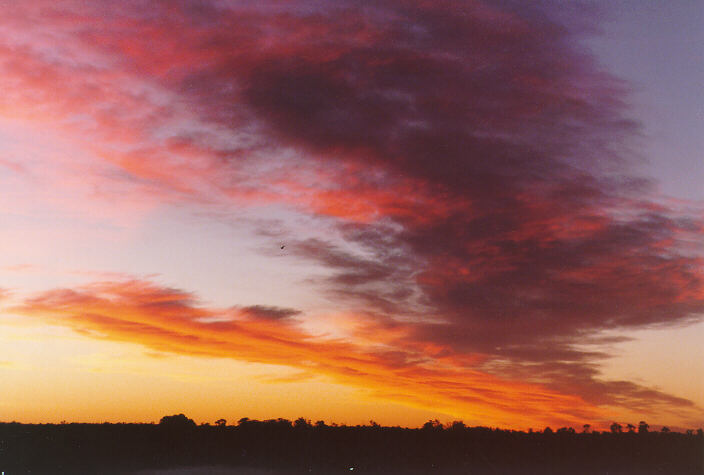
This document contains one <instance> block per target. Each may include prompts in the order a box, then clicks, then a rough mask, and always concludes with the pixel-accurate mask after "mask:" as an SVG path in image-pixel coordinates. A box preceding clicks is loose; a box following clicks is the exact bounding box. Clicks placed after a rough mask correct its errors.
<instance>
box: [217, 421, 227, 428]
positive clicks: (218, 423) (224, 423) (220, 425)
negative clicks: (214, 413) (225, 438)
mask: <svg viewBox="0 0 704 475" xmlns="http://www.w3.org/2000/svg"><path fill="white" fill-rule="evenodd" d="M215 425H216V426H218V427H225V426H226V425H227V420H225V419H218V420H217V421H215Z"/></svg>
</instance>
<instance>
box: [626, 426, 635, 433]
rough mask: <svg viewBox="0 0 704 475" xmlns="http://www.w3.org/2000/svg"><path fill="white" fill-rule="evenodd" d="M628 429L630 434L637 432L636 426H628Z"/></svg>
mask: <svg viewBox="0 0 704 475" xmlns="http://www.w3.org/2000/svg"><path fill="white" fill-rule="evenodd" d="M626 428H627V429H628V432H631V433H633V432H634V431H635V430H636V426H634V425H633V424H627V425H626Z"/></svg>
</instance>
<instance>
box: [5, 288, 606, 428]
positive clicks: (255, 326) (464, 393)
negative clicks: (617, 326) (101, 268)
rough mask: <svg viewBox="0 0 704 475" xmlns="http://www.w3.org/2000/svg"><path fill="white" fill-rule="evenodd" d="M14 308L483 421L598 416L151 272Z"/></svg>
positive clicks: (166, 348)
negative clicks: (201, 299) (305, 327)
mask: <svg viewBox="0 0 704 475" xmlns="http://www.w3.org/2000/svg"><path fill="white" fill-rule="evenodd" d="M11 311H12V312H13V313H17V314H20V315H26V316H31V317H34V318H36V319H39V320H40V321H41V322H43V323H44V324H49V325H58V326H62V327H68V328H71V329H72V330H74V331H75V332H78V333H79V334H81V335H86V336H90V337H91V338H97V339H104V340H109V341H116V342H129V343H137V344H139V345H142V346H144V347H146V348H149V349H151V350H155V351H158V352H164V353H169V354H178V355H189V356H202V357H218V358H230V359H235V360H240V361H247V362H255V363H263V364H270V365H282V366H286V367H292V368H297V369H298V370H299V371H303V373H301V375H300V376H301V377H304V376H305V375H308V374H310V375H311V376H313V377H319V376H323V377H325V380H327V381H330V382H332V383H338V384H343V385H346V386H350V387H353V388H361V389H364V390H365V391H367V392H368V393H369V394H372V395H373V397H374V399H378V400H380V401H383V400H388V401H395V402H400V403H403V404H405V405H410V406H413V407H418V408H420V409H424V410H431V411H440V412H442V413H445V414H452V415H454V416H456V417H461V418H465V419H466V420H474V421H482V423H485V424H496V425H501V426H506V425H509V424H514V425H515V424H516V423H518V421H520V423H522V424H526V425H531V426H536V427H538V426H542V425H546V424H563V425H564V424H572V425H575V424H578V423H579V422H580V421H583V420H594V419H596V418H601V417H602V416H603V414H602V412H601V411H600V410H599V409H598V408H596V407H594V406H591V405H589V404H587V403H585V402H584V401H583V400H582V399H581V398H579V397H578V396H574V395H567V394H559V393H557V392H555V391H551V390H547V389H545V388H541V387H540V386H538V385H532V384H524V383H519V382H510V381H506V380H501V379H499V378H497V377H494V376H491V375H489V374H486V373H483V372H480V371H476V370H473V369H471V367H470V366H467V358H461V357H460V358H458V359H457V361H454V360H453V359H452V358H450V357H444V358H442V359H435V358H434V357H433V355H432V354H430V353H429V354H425V353H423V352H422V351H418V350H411V349H410V348H403V347H396V348H394V347H393V346H390V345H393V340H391V341H385V340H384V338H385V336H388V335H385V334H384V333H377V335H378V338H377V339H373V338H371V334H370V333H369V332H365V331H364V328H363V326H364V323H363V320H361V321H362V323H361V325H362V329H361V331H360V334H364V337H363V338H356V337H355V335H354V333H355V332H352V333H351V334H350V335H349V337H348V338H344V339H342V338H336V339H332V338H326V337H325V336H322V335H312V334H309V333H306V332H304V331H302V330H301V329H300V328H299V326H298V325H297V324H296V322H295V321H293V320H290V319H288V318H286V319H283V320H273V319H271V320H268V319H265V318H261V319H257V318H251V317H249V316H248V315H247V314H246V312H243V311H242V310H241V309H237V308H232V309H210V308H205V307H202V306H199V305H197V304H196V301H195V299H194V297H193V296H192V295H190V294H188V293H185V292H183V291H179V290H175V289H171V288H165V287H160V286H158V285H156V284H154V283H151V282H148V281H137V280H131V281H122V282H101V283H95V284H91V285H88V286H85V287H82V288H79V289H75V290H69V289H59V290H53V291H49V292H46V293H43V294H41V295H37V296H35V297H32V298H30V299H27V300H25V301H24V303H23V304H22V305H19V306H16V307H13V308H12V309H11ZM348 318H350V317H348ZM351 318H354V317H351ZM470 360H471V357H470ZM282 378H283V379H284V380H285V379H286V378H287V376H284V375H282ZM321 397H326V396H325V395H321ZM356 416H357V418H364V417H366V416H365V415H363V414H359V415H356Z"/></svg>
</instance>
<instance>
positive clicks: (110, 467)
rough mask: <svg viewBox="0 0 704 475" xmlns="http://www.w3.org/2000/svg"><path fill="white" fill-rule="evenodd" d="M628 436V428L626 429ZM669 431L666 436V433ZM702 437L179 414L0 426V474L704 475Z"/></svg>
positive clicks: (616, 429)
mask: <svg viewBox="0 0 704 475" xmlns="http://www.w3.org/2000/svg"><path fill="white" fill-rule="evenodd" d="M624 429H625V430H624ZM664 429H667V428H664ZM703 454H704V436H703V435H702V430H701V429H699V430H696V431H694V430H692V431H688V432H686V433H680V432H674V431H669V430H661V431H650V430H649V426H648V425H647V424H646V423H644V422H641V423H640V424H639V425H638V426H637V427H636V426H633V427H630V425H628V424H627V425H626V427H625V428H624V427H623V426H621V425H620V424H618V423H614V424H612V425H611V427H610V430H609V431H597V430H591V427H589V426H588V425H585V426H583V427H582V430H581V431H579V432H578V431H576V430H575V429H573V428H570V427H561V428H558V429H556V430H552V429H551V428H549V427H546V428H545V429H543V430H539V431H528V432H524V431H516V430H505V429H496V428H490V427H481V426H480V427H469V426H467V425H465V424H464V423H463V422H461V421H455V422H452V423H449V424H441V423H440V422H439V421H437V420H431V421H428V422H427V423H425V424H424V425H423V426H422V427H421V428H415V429H410V428H403V427H398V426H396V427H386V426H381V425H380V424H377V423H376V422H374V421H370V422H369V424H368V425H355V426H348V425H337V424H327V423H325V422H324V421H317V422H315V423H312V422H311V421H309V420H306V419H304V418H299V419H296V420H294V421H290V420H287V419H281V418H279V419H269V420H264V421H259V420H254V419H249V418H246V417H244V418H241V419H239V420H238V421H237V423H236V424H232V425H228V423H227V420H226V419H219V420H217V421H215V422H214V424H209V423H208V424H201V425H198V424H196V423H195V422H194V421H193V420H192V419H189V418H188V417H186V416H185V415H183V414H176V415H171V416H165V417H163V418H162V419H161V421H160V422H159V423H158V424H128V423H117V424H110V423H104V424H76V423H70V424H69V423H64V424H19V423H0V471H5V473H6V474H7V475H10V474H15V473H32V474H36V473H107V474H109V473H125V472H129V471H136V470H144V469H167V468H176V467H203V466H222V467H260V468H265V469H269V470H276V471H282V472H296V473H297V472H301V473H341V472H342V471H345V472H346V473H348V472H349V470H350V468H351V469H353V470H357V471H358V472H360V471H361V472H363V473H370V472H371V473H393V472H396V473H448V474H454V473H467V472H472V473H508V474H510V473H521V474H523V473H537V472H541V473H568V472H569V473H605V472H609V471H611V472H616V473H622V474H625V473H646V474H647V473H672V474H677V473H697V474H700V473H703V471H702V463H703V461H702V458H703V457H704V455H703Z"/></svg>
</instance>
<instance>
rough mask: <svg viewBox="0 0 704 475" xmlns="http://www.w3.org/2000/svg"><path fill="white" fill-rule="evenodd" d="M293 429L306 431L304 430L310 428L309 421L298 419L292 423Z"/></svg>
mask: <svg viewBox="0 0 704 475" xmlns="http://www.w3.org/2000/svg"><path fill="white" fill-rule="evenodd" d="M293 427H295V428H297V429H306V428H309V427H311V425H310V421H307V420H305V419H304V418H302V417H299V418H298V419H296V420H295V421H294V422H293Z"/></svg>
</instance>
